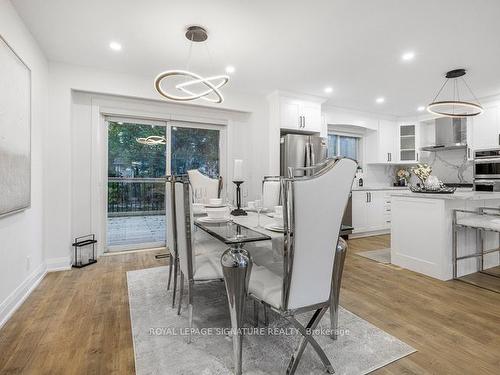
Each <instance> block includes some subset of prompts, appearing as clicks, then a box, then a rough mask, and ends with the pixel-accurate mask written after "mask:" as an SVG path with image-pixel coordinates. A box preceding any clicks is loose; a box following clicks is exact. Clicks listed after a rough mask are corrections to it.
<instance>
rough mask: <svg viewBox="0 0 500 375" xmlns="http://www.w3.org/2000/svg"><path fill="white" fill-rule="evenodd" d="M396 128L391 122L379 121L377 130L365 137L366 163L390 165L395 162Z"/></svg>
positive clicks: (396, 156) (396, 155) (396, 154)
mask: <svg viewBox="0 0 500 375" xmlns="http://www.w3.org/2000/svg"><path fill="white" fill-rule="evenodd" d="M397 138H398V127H397V124H396V123H395V122H393V121H386V120H380V121H379V124H378V130H377V131H372V132H370V133H369V134H368V135H367V136H366V137H365V152H366V162H367V163H372V164H391V163H394V162H397V158H398V153H397V143H396V139H397Z"/></svg>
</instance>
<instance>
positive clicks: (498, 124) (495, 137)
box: [467, 105, 500, 150]
mask: <svg viewBox="0 0 500 375" xmlns="http://www.w3.org/2000/svg"><path fill="white" fill-rule="evenodd" d="M467 124H468V126H467V132H468V133H467V135H468V137H467V138H468V139H467V141H468V144H469V147H470V148H472V150H479V149H483V148H493V147H499V146H500V116H499V107H498V105H495V106H491V107H485V108H484V112H483V113H482V114H480V115H478V116H475V117H472V118H469V119H468V120H467Z"/></svg>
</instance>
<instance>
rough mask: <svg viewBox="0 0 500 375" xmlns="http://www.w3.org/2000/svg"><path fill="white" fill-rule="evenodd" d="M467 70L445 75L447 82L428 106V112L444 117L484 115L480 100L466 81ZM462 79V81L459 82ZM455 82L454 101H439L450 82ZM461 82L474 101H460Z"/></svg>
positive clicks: (457, 70) (453, 71) (454, 71)
mask: <svg viewBox="0 0 500 375" xmlns="http://www.w3.org/2000/svg"><path fill="white" fill-rule="evenodd" d="M465 73H466V70H465V69H455V70H450V71H449V72H447V73H446V75H445V78H446V79H445V81H444V83H443V85H442V86H441V88H440V89H439V91H438V93H437V95H436V97H435V98H434V100H433V101H432V103H430V104H429V105H428V106H427V111H428V112H430V113H432V114H434V115H438V116H444V117H472V116H477V115H479V114H481V113H483V107H482V106H481V104H480V103H479V100H478V99H477V97H476V96H475V95H474V93H473V92H472V90H471V88H470V87H469V85H468V84H467V82H466V81H465V78H464V76H465ZM459 79H460V81H459ZM450 80H451V81H453V88H452V90H453V99H449V100H438V97H439V95H440V94H441V93H442V92H443V90H444V88H445V87H446V85H447V84H448V82H450ZM460 82H462V83H463V85H464V86H465V87H466V88H467V90H468V91H469V93H470V94H471V96H472V98H474V101H463V100H461V99H460V88H459V84H460Z"/></svg>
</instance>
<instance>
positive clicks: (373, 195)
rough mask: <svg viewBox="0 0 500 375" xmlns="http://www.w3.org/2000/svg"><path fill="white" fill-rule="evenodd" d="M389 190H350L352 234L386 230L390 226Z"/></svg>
mask: <svg viewBox="0 0 500 375" xmlns="http://www.w3.org/2000/svg"><path fill="white" fill-rule="evenodd" d="M390 194H391V190H368V191H353V192H352V226H353V227H354V231H353V233H354V234H359V233H370V232H380V231H387V230H389V229H390V227H391V206H390V205H391V198H390Z"/></svg>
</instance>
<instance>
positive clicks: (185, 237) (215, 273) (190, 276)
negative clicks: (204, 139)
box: [174, 180, 225, 343]
mask: <svg viewBox="0 0 500 375" xmlns="http://www.w3.org/2000/svg"><path fill="white" fill-rule="evenodd" d="M191 191H192V190H191V187H190V183H189V181H188V180H183V181H176V182H175V189H174V192H175V223H176V230H177V237H176V238H177V253H178V257H179V268H180V290H179V307H178V310H177V315H180V314H181V308H182V297H183V293H184V281H185V279H186V281H187V302H188V319H189V335H188V343H189V342H191V337H190V336H191V329H192V326H193V288H194V285H195V283H196V282H207V281H223V280H224V276H223V274H222V267H221V263H220V258H221V255H222V252H223V251H224V250H225V247H224V245H223V244H222V243H221V242H219V241H217V240H215V239H212V240H204V241H200V242H198V241H197V242H195V241H194V237H193V231H192V223H193V214H192V210H191V202H192V200H191V195H192V193H191ZM198 252H200V253H199V254H197V253H198Z"/></svg>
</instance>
